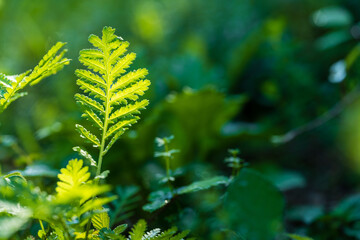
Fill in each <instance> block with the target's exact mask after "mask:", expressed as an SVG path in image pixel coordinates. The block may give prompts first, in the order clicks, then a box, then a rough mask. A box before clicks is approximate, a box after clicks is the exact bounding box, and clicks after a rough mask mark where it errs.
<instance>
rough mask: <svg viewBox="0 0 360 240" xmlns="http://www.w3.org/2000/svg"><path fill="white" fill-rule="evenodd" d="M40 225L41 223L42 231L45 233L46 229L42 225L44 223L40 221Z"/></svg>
mask: <svg viewBox="0 0 360 240" xmlns="http://www.w3.org/2000/svg"><path fill="white" fill-rule="evenodd" d="M39 223H40V226H41V230H42V231H43V232H44V233H45V228H44V225H43V223H42V221H41V220H40V219H39Z"/></svg>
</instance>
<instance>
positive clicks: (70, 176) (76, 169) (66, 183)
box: [56, 159, 90, 196]
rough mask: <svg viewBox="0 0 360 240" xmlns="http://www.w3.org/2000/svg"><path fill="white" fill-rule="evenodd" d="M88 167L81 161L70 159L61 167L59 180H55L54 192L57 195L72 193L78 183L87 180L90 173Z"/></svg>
mask: <svg viewBox="0 0 360 240" xmlns="http://www.w3.org/2000/svg"><path fill="white" fill-rule="evenodd" d="M88 169H89V168H88V167H86V166H85V167H83V161H82V160H77V159H73V160H70V161H69V163H68V165H67V166H66V168H62V169H61V170H60V171H61V173H60V174H59V175H58V178H59V180H60V181H58V182H57V187H56V192H57V193H58V195H59V196H64V195H67V194H72V193H73V192H74V190H76V189H78V187H79V186H80V185H83V184H86V183H88V181H89V178H90V173H89V172H88Z"/></svg>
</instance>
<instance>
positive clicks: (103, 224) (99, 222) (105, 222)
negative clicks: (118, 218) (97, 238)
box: [91, 212, 110, 230]
mask: <svg viewBox="0 0 360 240" xmlns="http://www.w3.org/2000/svg"><path fill="white" fill-rule="evenodd" d="M91 222H92V224H93V226H94V227H95V228H96V229H97V230H101V229H103V228H109V227H110V217H109V215H108V213H107V212H100V213H96V214H95V215H94V216H93V217H92V218H91Z"/></svg>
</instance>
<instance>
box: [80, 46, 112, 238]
mask: <svg viewBox="0 0 360 240" xmlns="http://www.w3.org/2000/svg"><path fill="white" fill-rule="evenodd" d="M108 58H109V52H108V51H104V64H105V65H106V73H105V81H106V94H105V96H106V100H105V118H104V127H103V131H102V136H101V144H100V151H99V159H98V164H97V168H96V176H95V184H99V181H100V179H99V178H96V177H97V176H99V175H100V174H101V165H102V161H103V155H104V148H105V143H106V132H107V129H108V125H109V122H108V118H109V114H110V88H111V81H110V79H109V73H108V71H107V70H108V69H109V62H108V61H107V59H108ZM93 199H94V197H93ZM90 225H91V218H90V219H89V221H88V223H87V225H86V235H85V240H88V235H89V231H90Z"/></svg>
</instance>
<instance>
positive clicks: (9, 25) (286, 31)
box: [0, 0, 360, 239]
mask: <svg viewBox="0 0 360 240" xmlns="http://www.w3.org/2000/svg"><path fill="white" fill-rule="evenodd" d="M359 21H360V2H359V1H356V0H320V1H312V0H291V1H285V0H276V1H270V0H243V1H240V0H227V1H226V3H224V1H222V0H193V1H181V0H176V1H166V0H135V1H119V0H102V1H100V0H86V1H85V0H77V1H70V0H63V1H56V0H47V1H40V0H16V1H15V0H14V1H10V0H0V36H1V37H0V53H1V54H0V72H2V73H5V74H13V73H18V72H23V70H25V69H30V68H32V67H33V66H34V65H35V64H36V63H37V62H38V61H39V60H40V59H41V57H42V56H43V54H44V53H45V52H46V50H48V49H49V48H50V46H52V45H53V44H54V43H56V42H58V41H62V42H67V48H68V49H69V52H68V57H69V58H71V59H72V61H71V64H70V65H69V66H67V67H66V68H65V69H64V70H63V71H62V72H60V73H59V74H57V75H56V76H51V77H49V78H48V79H47V80H46V81H43V82H41V83H39V84H38V85H37V86H36V88H35V87H34V88H32V89H31V90H32V94H30V95H29V96H27V97H26V98H23V99H19V100H18V101H16V102H14V103H13V104H12V105H11V106H10V107H9V108H8V109H7V110H6V112H4V113H3V114H1V115H0V123H1V126H0V132H1V135H2V136H1V138H0V142H1V146H0V165H1V167H2V172H4V173H7V172H9V171H11V170H14V169H20V170H21V173H22V174H23V175H24V176H25V177H27V178H29V179H30V180H31V181H33V182H34V184H37V185H39V186H40V187H41V189H43V190H49V189H51V186H52V185H53V184H54V181H55V180H54V177H55V176H56V172H57V170H56V169H59V168H60V167H64V166H65V164H66V163H67V162H68V160H69V159H71V158H74V157H77V156H78V155H77V153H75V152H73V151H72V147H73V146H78V145H80V144H81V143H82V141H81V139H80V138H79V137H78V135H77V133H76V132H75V131H74V125H75V123H76V122H81V112H80V111H79V109H78V108H77V106H76V104H75V100H74V98H73V96H74V94H75V93H76V92H77V91H78V89H77V87H76V84H75V82H76V77H75V76H74V71H75V69H78V68H80V63H79V62H78V60H77V56H78V52H79V51H80V49H84V48H88V47H89V45H88V43H87V40H86V36H88V35H90V33H95V34H96V35H99V34H100V32H101V29H102V28H103V26H112V27H114V28H116V29H117V33H118V34H119V35H120V36H121V37H122V38H123V39H124V40H126V41H129V42H131V46H130V51H132V52H136V53H137V61H136V62H135V63H134V64H133V65H134V66H133V69H137V68H138V67H140V66H146V68H148V70H149V76H148V78H149V79H150V80H151V82H152V85H151V88H150V89H149V91H148V93H147V94H146V96H145V97H146V98H147V99H149V100H150V105H149V107H148V108H147V110H146V111H144V114H143V115H142V120H141V121H140V122H139V123H138V125H137V126H135V127H134V128H132V129H131V130H130V131H129V132H128V133H127V134H126V136H124V137H123V138H122V139H121V140H120V141H118V142H117V143H116V144H115V145H114V147H113V148H114V150H113V151H112V152H111V153H109V155H108V157H107V160H106V161H105V162H104V169H110V171H111V172H110V174H109V177H108V179H107V180H108V182H109V183H110V184H112V185H121V187H120V188H119V187H118V188H117V192H119V193H120V194H121V193H123V194H124V195H125V196H124V199H119V203H118V205H116V204H115V203H114V204H113V205H114V206H112V207H113V210H114V211H115V212H116V214H120V213H124V212H125V213H126V212H127V210H126V209H125V210H120V209H119V207H117V206H122V204H126V202H125V199H126V195H127V194H129V195H131V196H132V195H133V194H134V195H135V194H136V193H137V191H135V190H134V189H132V190H126V188H125V187H124V186H125V185H137V186H139V187H140V189H141V191H140V192H139V193H138V195H137V196H140V198H141V199H142V200H139V202H141V203H139V206H138V207H137V208H136V207H133V206H131V208H130V209H132V210H134V209H136V210H135V211H136V214H129V215H128V216H129V219H128V220H127V221H129V222H130V221H131V222H132V223H134V222H135V219H134V216H136V217H139V216H141V217H151V219H152V221H151V223H150V224H151V225H154V226H157V225H162V226H166V227H170V225H177V226H179V228H181V229H190V230H191V232H192V235H193V236H199V237H200V238H203V239H224V238H225V237H229V236H236V235H232V233H231V231H227V232H226V231H218V230H219V229H222V228H223V224H224V223H223V222H222V221H219V219H221V216H223V214H224V212H221V211H220V210H219V205H222V204H224V203H223V202H222V201H219V199H220V198H221V197H222V196H223V189H222V188H219V187H215V188H212V189H210V190H206V191H202V192H199V193H192V194H189V195H187V196H186V198H179V199H175V202H174V204H172V205H169V206H168V207H166V211H164V212H163V211H161V210H160V211H159V212H155V213H156V214H154V215H148V213H146V212H144V211H142V210H141V205H142V204H145V203H146V199H147V197H148V195H149V193H150V192H153V191H156V190H157V189H158V185H157V182H158V179H157V177H156V175H157V174H164V169H163V167H162V163H161V162H159V161H158V159H155V158H154V157H153V156H154V151H155V149H156V146H155V143H154V139H155V138H156V137H164V136H169V135H174V136H175V138H174V140H173V141H172V142H171V147H172V148H175V149H179V150H180V152H179V153H178V154H177V155H176V157H175V158H174V159H173V161H172V164H173V167H174V168H176V167H181V168H182V171H183V174H182V175H181V176H180V177H179V178H177V181H176V182H175V183H174V184H175V187H181V186H188V185H190V184H191V183H193V182H194V181H198V180H199V179H209V178H211V177H213V176H219V175H228V176H229V175H230V174H231V169H230V168H228V167H227V166H226V164H224V158H225V157H227V150H228V149H229V148H239V149H241V157H242V158H244V159H245V160H246V161H247V162H249V166H250V167H251V168H254V169H256V170H258V171H259V172H260V173H261V174H262V175H261V176H258V175H257V174H254V176H253V175H251V176H252V177H254V178H250V179H252V180H251V181H254V183H252V184H255V185H256V186H258V185H262V184H264V185H266V186H271V187H269V189H270V190H269V191H271V192H273V193H274V198H276V199H278V200H276V201H277V203H276V204H277V205H276V204H275V205H276V206H278V207H277V208H275V207H274V209H271V210H274V211H275V210H276V213H274V215H276V219H277V220H276V221H275V224H274V226H272V227H273V228H274V229H275V228H276V229H284V230H287V231H290V232H294V233H298V234H299V236H300V235H301V236H302V235H306V234H309V236H310V237H314V239H329V235H328V234H330V233H333V232H332V231H334V232H335V231H336V230H337V229H338V228H343V230H344V231H340V232H339V234H342V235H339V236H337V237H338V238H336V239H360V235H359V234H358V233H357V231H358V230H357V229H358V220H353V219H352V220H351V221H353V222H351V223H349V220H348V218H344V217H342V216H343V215H341V216H340V217H339V216H338V215H337V214H334V211H335V212H336V210H333V208H334V207H335V206H336V205H337V203H338V202H341V200H342V199H343V198H345V197H346V196H348V195H350V194H352V193H355V192H356V191H357V189H358V188H359V186H360V184H359V183H360V181H359V165H360V164H359V156H360V154H359V152H360V150H359V146H358V142H359V135H360V134H359V132H360V125H359V124H358V122H359V121H358V119H359V107H360V106H359V104H358V103H356V104H352V105H351V106H350V107H347V105H349V104H350V103H349V104H347V105H346V106H345V107H344V108H345V113H343V112H341V113H340V115H339V116H338V117H337V118H333V119H331V120H329V121H326V122H325V123H323V124H321V125H320V126H319V127H318V128H315V129H312V130H311V131H308V132H304V133H303V134H302V135H299V136H297V137H296V138H294V139H293V140H292V141H289V142H287V143H284V144H279V145H276V144H274V143H272V142H271V141H270V139H271V138H272V137H273V136H274V135H279V136H281V135H282V134H285V133H286V132H287V131H289V130H291V129H294V128H297V127H299V126H302V125H304V124H307V123H308V122H311V121H312V120H313V119H315V118H317V117H318V116H321V115H322V114H324V113H326V112H327V111H328V110H329V109H331V108H332V107H333V106H334V105H335V104H337V103H338V102H339V101H341V99H343V98H344V97H346V96H347V94H348V93H349V92H351V91H354V90H355V91H356V89H357V87H358V81H359V79H360V62H359V61H358V56H359V45H358V40H359V38H360V23H359ZM88 150H89V152H90V153H92V154H96V152H93V151H91V150H90V149H88ZM244 174H252V173H249V172H246V173H244ZM239 178H241V176H240V177H239ZM239 181H240V180H239ZM258 181H259V182H261V183H259V182H258ZM270 183H273V184H274V185H275V186H277V187H278V188H279V189H281V191H282V193H283V195H284V198H285V199H286V208H285V212H287V211H288V210H289V209H293V208H294V209H295V210H296V208H297V207H298V206H302V207H304V206H308V207H309V206H310V207H311V208H310V210H309V208H306V211H305V210H304V208H301V209H303V210H304V211H305V212H306V213H307V214H306V216H307V218H305V219H307V220H306V221H305V223H304V222H303V220H301V221H300V220H298V219H297V220H296V219H292V218H291V217H288V215H289V216H290V215H291V214H290V213H292V214H294V212H295V213H296V211H295V210H294V212H292V211H291V212H290V213H289V214H285V216H286V218H285V219H286V221H285V222H281V220H278V218H279V216H278V215H279V212H280V209H281V208H282V206H283V204H284V203H283V202H282V201H283V199H282V198H281V199H280V197H279V196H278V195H277V194H278V193H275V192H276V191H275V190H274V189H273V186H272V185H271V184H270ZM233 188H235V187H231V186H229V191H233V192H236V191H235V190H231V189H233ZM259 188H260V190H261V189H263V188H264V189H267V187H263V186H261V187H259ZM130 189H131V188H130ZM245 190H246V189H243V191H245ZM255 190H256V189H255ZM255 190H254V191H255ZM257 190H259V189H257ZM246 191H248V190H246ZM264 191H265V190H264ZM251 194H256V192H249V196H247V195H246V194H245V193H244V192H241V191H240V193H239V194H238V195H236V194H233V195H230V196H228V197H232V198H242V195H246V197H250V196H251ZM259 194H264V192H262V191H260V193H259ZM221 199H222V198H221ZM245 199H246V198H245ZM122 200H124V202H121V201H122ZM260 200H261V199H260ZM249 201H250V202H251V199H250V200H249ZM354 201H355V200H354ZM357 201H358V200H357ZM136 202H137V201H136ZM243 203H244V204H245V203H246V202H243ZM255 203H258V202H255ZM131 204H132V203H130V205H131ZM258 204H259V205H261V204H262V203H258ZM269 204H270V203H269ZM270 205H271V204H270ZM275 205H274V206H275ZM261 206H262V205H261ZM262 207H264V206H262ZM220 208H221V207H220ZM116 209H117V210H116ZM259 209H261V208H259ZM266 209H267V208H266ZM319 209H321V211H320V213H319ZM303 210H301V211H303ZM123 211H124V212H123ZM298 212H299V211H298ZM116 214H115V215H116ZM239 214H242V212H241V213H239ZM225 215H226V214H225ZM269 215H271V214H270V213H269ZM295 215H296V214H295ZM240 216H241V219H245V218H246V217H247V216H246V215H245V214H244V215H240ZM311 216H314V217H311ZM117 217H119V216H117ZM309 218H310V219H311V221H310V220H309ZM318 218H319V220H315V219H318ZM119 219H120V220H121V221H123V220H124V218H122V217H121V216H120V217H119ZM137 219H138V218H137ZM137 219H136V220H137ZM228 219H231V218H228ZM253 221H255V218H254V219H253ZM279 221H280V222H281V223H279ZM239 222H242V221H239ZM14 224H16V223H14ZM19 224H22V223H21V222H19ZM232 224H233V225H232ZM246 224H249V226H250V227H251V228H253V227H254V225H256V224H252V222H247V223H246ZM230 225H231V226H233V229H232V231H238V229H239V228H240V226H238V223H231V224H230V223H228V226H230ZM275 225H276V226H275ZM262 226H263V227H264V228H266V229H265V230H263V231H265V232H266V231H270V230H269V229H270V227H269V228H268V227H266V226H267V225H266V224H264V225H262ZM151 227H152V226H151ZM273 228H271V229H273ZM34 229H37V228H36V227H34ZM34 229H33V230H32V231H33V232H34V231H35V230H34ZM329 229H331V230H332V231H330V230H329ZM37 230H38V229H37ZM256 231H257V230H256ZM240 232H241V231H240ZM343 233H344V234H343ZM242 234H245V233H242ZM245 235H246V234H245ZM270 235H271V234H270ZM294 236H295V235H294ZM294 236H292V237H293V238H294V239H301V238H299V237H298V238H296V237H294ZM284 238H286V237H284ZM263 239H264V238H263ZM330 239H331V238H330Z"/></svg>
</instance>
